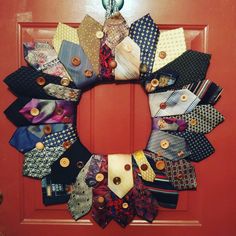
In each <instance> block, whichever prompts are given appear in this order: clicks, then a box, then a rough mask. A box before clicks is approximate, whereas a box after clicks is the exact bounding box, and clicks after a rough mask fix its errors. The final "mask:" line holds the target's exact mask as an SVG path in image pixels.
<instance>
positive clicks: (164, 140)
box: [160, 139, 170, 149]
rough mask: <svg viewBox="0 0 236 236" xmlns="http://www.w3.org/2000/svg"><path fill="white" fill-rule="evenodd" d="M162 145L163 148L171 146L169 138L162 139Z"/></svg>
mask: <svg viewBox="0 0 236 236" xmlns="http://www.w3.org/2000/svg"><path fill="white" fill-rule="evenodd" d="M160 145H161V147H162V148H163V149H167V148H168V147H169V146H170V143H169V141H168V140H167V139H163V140H161V142H160Z"/></svg>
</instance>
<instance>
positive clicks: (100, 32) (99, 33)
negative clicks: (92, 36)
mask: <svg viewBox="0 0 236 236" xmlns="http://www.w3.org/2000/svg"><path fill="white" fill-rule="evenodd" d="M96 37H97V38H98V39H102V38H103V37H104V33H103V32H102V31H100V30H99V31H97V32H96Z"/></svg>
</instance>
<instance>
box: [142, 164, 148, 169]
mask: <svg viewBox="0 0 236 236" xmlns="http://www.w3.org/2000/svg"><path fill="white" fill-rule="evenodd" d="M140 168H141V170H142V171H146V170H147V169H148V166H147V164H142V165H141V166H140Z"/></svg>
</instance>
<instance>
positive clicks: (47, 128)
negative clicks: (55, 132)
mask: <svg viewBox="0 0 236 236" xmlns="http://www.w3.org/2000/svg"><path fill="white" fill-rule="evenodd" d="M43 132H44V134H51V133H52V127H51V125H44V127H43Z"/></svg>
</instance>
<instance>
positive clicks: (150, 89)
mask: <svg viewBox="0 0 236 236" xmlns="http://www.w3.org/2000/svg"><path fill="white" fill-rule="evenodd" d="M145 89H146V91H147V92H148V93H151V92H153V91H154V90H155V87H153V86H152V84H151V83H146V85H145Z"/></svg>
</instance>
